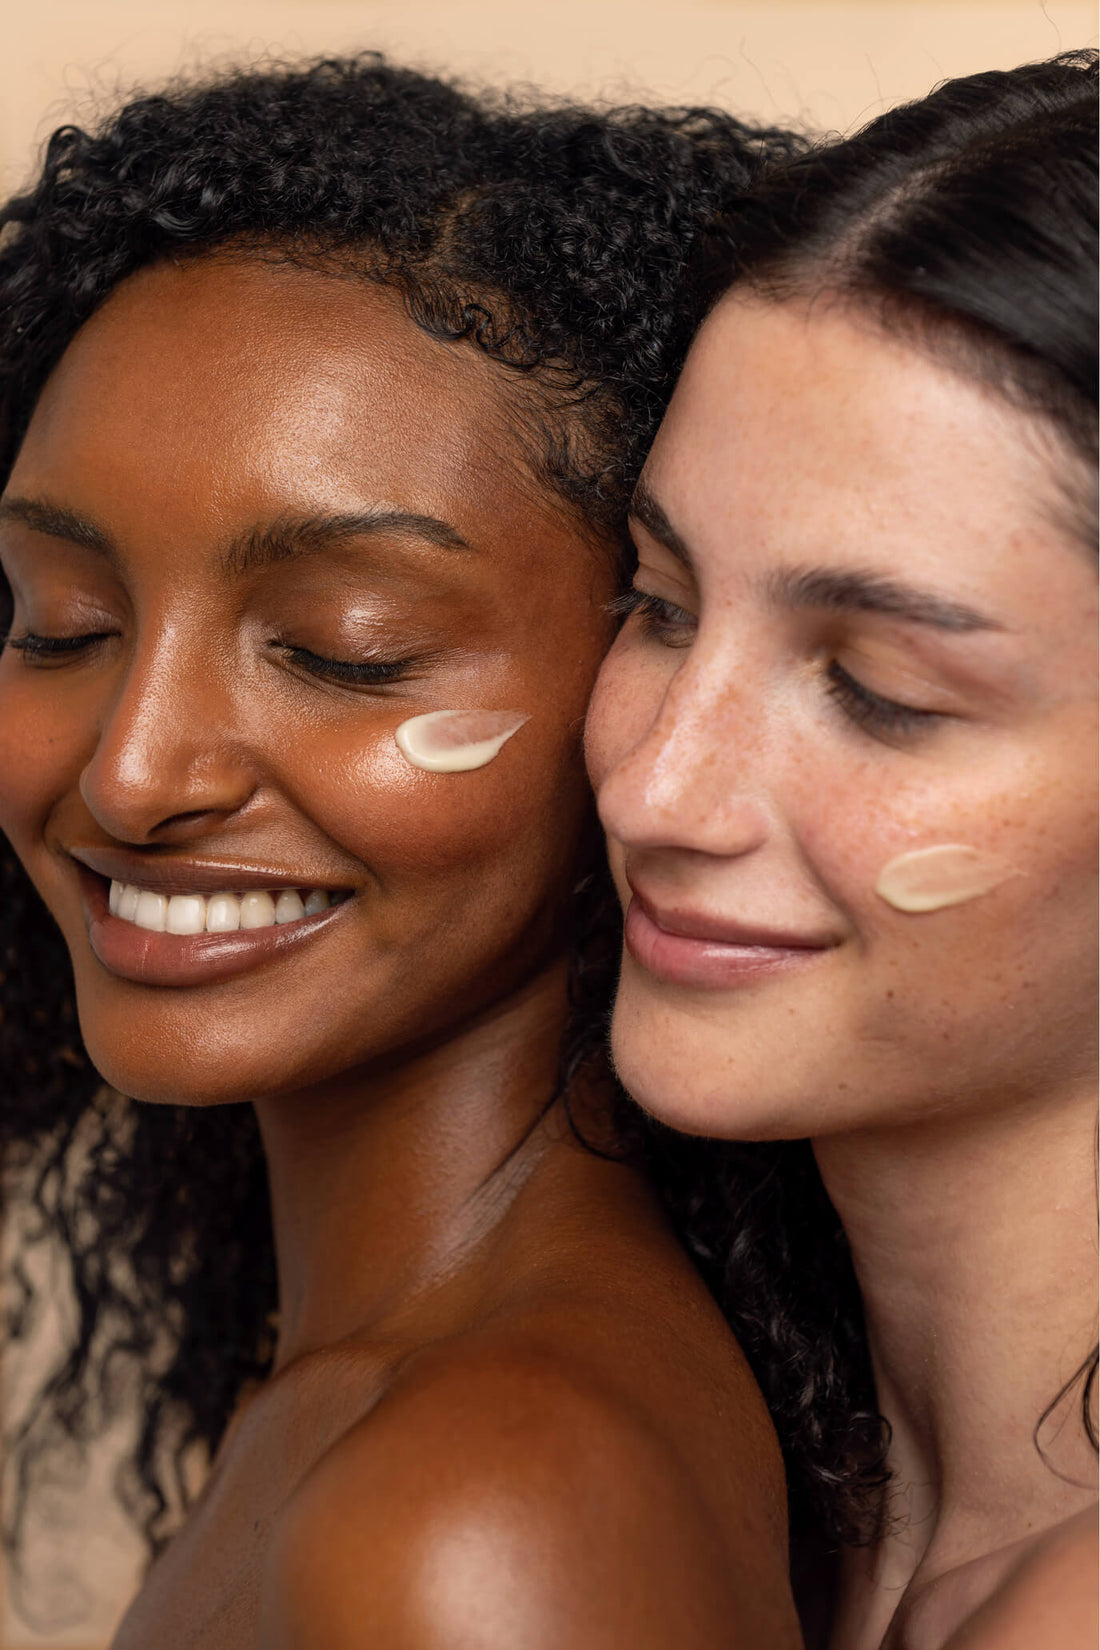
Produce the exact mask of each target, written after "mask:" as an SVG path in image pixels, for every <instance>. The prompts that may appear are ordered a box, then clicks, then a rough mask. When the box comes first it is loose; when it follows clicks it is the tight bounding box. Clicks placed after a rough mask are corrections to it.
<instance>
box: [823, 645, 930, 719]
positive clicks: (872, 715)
mask: <svg viewBox="0 0 1100 1650" xmlns="http://www.w3.org/2000/svg"><path fill="white" fill-rule="evenodd" d="M825 676H826V682H827V688H828V692H829V694H830V696H831V697H832V698H833V699H835V700H836V701H837V703H838V704H839V705H840V706H841V708H842V709H843V711H844V713H845V715H846V716H849V717H850V718H851V719H852V721H853V722H858V723H859V724H860V725H861V726H863V727H866V728H867V729H868V730H869V731H870V732H872V733H880V734H883V735H887V736H889V735H891V734H893V735H904V734H912V733H917V732H922V731H924V730H926V729H927V728H928V727H929V725H930V724H931V723H933V722H937V721H942V719H943V718H942V713H940V712H939V711H934V710H918V709H917V708H916V707H915V706H914V705H902V704H899V703H898V701H897V700H896V699H886V698H884V697H883V695H882V694H881V693H874V692H872V690H871V689H870V688H869V687H865V686H864V684H863V683H862V682H860V681H857V679H856V678H855V677H854V676H851V675H849V673H848V672H847V671H846V670H845V669H844V666H843V665H842V664H841V663H840V662H839V660H837V659H831V660H830V661H829V664H828V665H827V666H826V670H825Z"/></svg>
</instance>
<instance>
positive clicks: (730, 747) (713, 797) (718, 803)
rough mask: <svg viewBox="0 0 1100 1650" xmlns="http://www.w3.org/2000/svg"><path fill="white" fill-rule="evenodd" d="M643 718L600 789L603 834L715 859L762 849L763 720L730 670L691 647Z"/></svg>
mask: <svg viewBox="0 0 1100 1650" xmlns="http://www.w3.org/2000/svg"><path fill="white" fill-rule="evenodd" d="M624 685H626V684H624ZM642 716H643V722H644V725H643V727H642V731H641V733H640V736H639V737H637V738H636V740H635V743H634V744H633V745H632V746H631V747H630V748H629V749H627V750H626V751H625V752H624V754H623V755H622V756H621V758H620V759H619V760H618V761H617V762H616V763H615V765H614V766H613V767H612V768H611V769H610V771H609V772H607V773H606V775H605V776H604V778H603V780H602V783H601V784H600V787H599V792H598V798H597V800H598V806H599V813H600V819H601V821H602V823H603V826H604V829H605V830H606V831H607V833H608V835H609V836H610V837H612V838H613V839H615V840H616V841H618V842H620V843H622V844H623V846H624V847H627V848H633V849H651V848H679V849H686V850H689V851H694V852H698V853H705V854H711V855H716V856H720V857H723V858H730V857H737V856H740V855H744V854H749V853H752V852H753V851H754V850H755V849H758V848H761V847H763V845H764V844H765V843H766V842H767V841H768V839H769V837H770V836H771V835H772V833H773V828H774V824H775V821H774V816H773V807H772V804H771V801H770V798H769V795H768V791H767V789H766V787H765V785H764V783H763V781H764V770H765V766H766V757H767V749H768V732H767V726H766V721H765V718H764V715H763V713H762V709H761V707H760V706H759V705H753V704H751V703H750V702H749V698H748V696H747V695H746V694H744V693H743V692H737V691H736V690H734V689H733V688H732V687H731V685H730V682H729V672H728V669H726V670H724V671H723V670H722V669H721V668H720V667H719V664H718V661H715V660H713V659H712V660H710V661H708V660H707V659H706V658H705V657H703V656H701V655H697V654H694V653H693V655H692V657H691V658H690V659H689V660H688V661H687V662H685V664H684V665H682V666H681V667H680V669H679V670H678V671H676V673H675V674H674V675H673V676H671V677H670V678H669V679H668V680H667V682H666V683H665V685H664V687H663V691H662V692H661V695H660V697H659V698H658V699H656V700H655V701H654V703H653V706H652V714H651V715H650V716H649V717H648V718H645V716H644V712H643V713H642ZM637 726H638V724H637V722H636V721H635V722H634V728H635V730H636V729H637Z"/></svg>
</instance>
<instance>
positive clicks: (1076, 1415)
mask: <svg viewBox="0 0 1100 1650" xmlns="http://www.w3.org/2000/svg"><path fill="white" fill-rule="evenodd" d="M735 239H736V242H737V244H736V246H727V247H726V249H725V253H726V257H725V263H724V267H721V266H719V269H716V270H714V271H712V272H711V274H712V276H713V277H714V284H713V285H712V286H711V291H712V292H714V293H715V294H716V301H715V303H714V306H713V308H712V311H711V313H710V315H709V316H708V318H707V320H706V322H705V323H704V325H703V327H702V329H701V331H700V333H699V335H698V337H697V339H696V341H695V343H694V345H693V346H692V350H691V353H690V354H689V356H688V360H687V363H686V366H685V368H684V372H683V374H682V376H681V378H680V381H679V384H678V385H677V388H676V391H675V394H674V396H673V398H672V401H671V404H670V407H669V411H668V413H667V415H666V417H665V419H664V422H663V423H662V426H661V429H660V431H659V433H658V435H657V439H656V441H655V444H654V447H653V450H652V452H651V454H650V456H649V458H648V459H647V461H646V466H645V474H644V478H643V482H642V484H640V485H639V488H638V489H637V491H636V494H635V507H634V512H633V514H634V522H633V529H634V535H635V539H636V543H637V549H638V567H637V572H636V577H635V590H634V593H633V595H632V596H631V597H630V598H629V601H628V603H627V604H625V605H627V606H628V607H629V609H630V612H629V616H628V618H627V622H626V624H625V625H624V626H623V628H622V630H621V631H620V633H619V635H618V637H617V639H616V641H615V643H614V645H613V647H612V649H611V651H610V654H609V656H608V659H607V661H606V662H605V664H604V666H603V668H602V670H601V673H600V678H599V681H598V684H597V688H596V691H595V694H594V697H593V702H592V708H591V712H590V715H589V721H588V733H587V739H588V750H589V762H590V770H591V773H592V776H593V778H594V779H595V780H596V782H597V783H598V786H599V807H600V814H601V817H602V819H603V821H604V823H605V826H606V828H607V831H608V835H609V841H610V852H611V862H612V869H613V872H614V874H615V878H616V882H617V884H618V888H619V893H620V897H621V899H622V902H623V905H624V907H625V909H626V947H625V954H624V958H623V969H622V976H621V980H620V983H619V989H618V997H617V1001H616V1005H615V1011H614V1020H613V1027H612V1042H613V1048H614V1053H615V1058H616V1063H617V1066H618V1069H619V1071H620V1073H621V1074H622V1076H623V1079H624V1081H625V1082H626V1084H627V1086H628V1087H629V1089H630V1091H631V1093H633V1094H634V1095H635V1096H636V1097H637V1098H638V1099H639V1100H640V1101H641V1102H642V1103H643V1104H644V1105H645V1106H646V1107H648V1108H649V1109H650V1110H651V1111H652V1112H653V1113H654V1114H655V1115H656V1116H658V1117H660V1118H662V1119H663V1120H664V1121H665V1122H667V1123H670V1124H672V1125H673V1126H675V1127H679V1128H684V1129H692V1130H696V1131H698V1132H699V1133H700V1134H709V1135H713V1136H717V1137H720V1138H722V1139H723V1140H724V1141H728V1142H730V1143H731V1144H730V1145H729V1146H728V1147H727V1148H726V1149H723V1148H722V1147H720V1146H719V1145H718V1144H717V1143H716V1144H715V1146H714V1152H715V1156H716V1158H721V1159H722V1160H723V1161H725V1163H726V1165H727V1171H728V1174H729V1185H730V1198H731V1203H732V1204H733V1205H734V1206H735V1207H736V1209H737V1210H738V1212H739V1216H740V1218H739V1220H738V1221H737V1222H736V1224H733V1225H731V1228H730V1231H729V1235H728V1239H727V1243H726V1253H727V1282H728V1289H729V1300H730V1303H731V1311H732V1315H733V1320H734V1322H735V1323H737V1324H738V1325H739V1326H740V1328H741V1332H742V1338H743V1342H744V1344H745V1346H746V1347H747V1348H748V1349H749V1350H750V1351H751V1353H752V1355H753V1357H754V1360H755V1364H754V1367H755V1368H756V1370H757V1371H758V1373H759V1376H760V1379H761V1382H762V1384H763V1385H764V1386H765V1389H766V1391H767V1392H768V1396H769V1398H770V1401H771V1407H772V1410H773V1414H774V1415H775V1416H776V1419H777V1422H778V1425H779V1430H780V1434H781V1436H782V1438H783V1441H784V1444H785V1446H786V1450H787V1454H788V1459H789V1461H790V1463H791V1466H792V1477H793V1481H794V1483H795V1484H796V1485H797V1488H798V1492H799V1494H798V1500H799V1502H800V1504H801V1505H800V1508H799V1510H800V1511H801V1512H802V1514H803V1517H802V1519H801V1522H802V1525H803V1528H804V1529H809V1531H810V1532H811V1534H812V1536H813V1537H814V1539H815V1540H816V1542H817V1544H818V1546H819V1548H824V1549H825V1552H824V1554H823V1555H821V1556H822V1557H823V1558H824V1563H823V1565H822V1570H819V1572H818V1574H817V1577H816V1579H817V1582H818V1586H817V1589H816V1592H815V1593H814V1594H813V1595H812V1596H811V1597H810V1598H809V1599H808V1602H809V1603H811V1604H812V1606H813V1609H812V1611H811V1612H809V1613H808V1618H807V1627H808V1631H809V1633H810V1635H811V1636H810V1642H811V1643H813V1644H820V1645H825V1644H827V1645H828V1646H829V1647H830V1650H1015V1647H1016V1646H1020V1647H1021V1650H1022V1647H1025V1646H1027V1647H1030V1646H1038V1645H1052V1646H1053V1645H1057V1646H1059V1650H1071V1647H1072V1650H1077V1647H1078V1646H1080V1647H1081V1650H1090V1647H1091V1646H1092V1645H1094V1644H1095V1643H1096V1631H1097V1628H1096V1613H1095V1612H1096V1579H1095V1529H1096V1524H1095V1520H1096V1512H1095V1479H1096V1449H1095V1446H1096V1415H1095V1378H1096V1358H1095V1352H1094V1351H1093V1350H1092V1348H1093V1343H1094V1337H1095V1326H1096V1320H1095V1309H1096V1290H1095V1273H1096V1180H1095V1156H1094V1145H1095V1127H1096V1009H1095V1000H1096V915H1095V914H1096V769H1095V757H1096V563H1095V545H1096V532H1095V479H1096V386H1097V358H1096V320H1095V299H1096V62H1095V59H1094V58H1093V57H1092V56H1091V55H1088V54H1082V55H1081V56H1079V57H1078V56H1072V57H1067V58H1062V59H1056V60H1054V61H1052V62H1050V63H1042V64H1031V65H1027V66H1025V67H1023V68H1021V69H1019V70H1017V71H1014V72H1011V73H1005V74H988V75H980V76H975V77H973V78H972V79H969V80H964V81H959V82H953V83H948V84H946V85H945V86H943V87H941V88H940V89H939V90H938V91H937V92H935V93H934V94H933V95H932V96H930V97H929V98H927V99H925V100H924V101H923V102H921V103H917V104H914V105H912V106H909V107H907V108H902V109H898V110H895V111H893V112H892V113H891V114H888V115H886V116H883V117H882V119H880V120H878V121H875V122H873V123H872V124H871V125H870V126H869V127H867V128H866V130H864V131H863V132H861V133H859V134H857V135H856V136H855V137H853V138H851V139H849V140H848V141H846V142H844V143H841V144H838V145H836V146H834V147H832V148H823V149H822V150H821V151H819V152H817V153H815V154H813V155H811V156H808V157H802V158H799V159H796V160H795V161H794V162H792V163H791V165H790V166H789V167H787V168H780V169H779V170H778V171H777V172H776V173H774V174H772V175H770V176H769V177H768V178H766V179H765V180H764V182H763V184H762V185H761V187H760V190H759V192H758V195H757V196H756V197H755V199H754V202H753V203H752V205H751V206H750V207H749V209H748V211H747V213H745V214H742V215H741V217H740V218H739V221H738V223H737V225H736V226H735ZM731 279H732V285H730V284H729V283H730V282H731ZM722 287H726V288H727V290H725V291H724V292H723V291H721V290H720V289H721V288H722ZM807 1512H808V1513H809V1517H806V1516H805V1515H806V1513H807ZM822 1538H825V1539H824V1540H823V1539H822ZM830 1547H831V1548H832V1552H829V1551H828V1548H830ZM822 1571H823V1572H824V1573H825V1575H829V1574H830V1573H831V1581H830V1584H829V1585H822V1581H823V1573H822ZM811 1615H812V1617H813V1618H814V1619H813V1620H812V1622H811V1619H810V1618H811Z"/></svg>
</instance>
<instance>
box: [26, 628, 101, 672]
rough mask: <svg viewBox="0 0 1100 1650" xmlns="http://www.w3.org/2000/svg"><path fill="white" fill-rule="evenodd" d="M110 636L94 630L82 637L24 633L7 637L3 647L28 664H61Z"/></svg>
mask: <svg viewBox="0 0 1100 1650" xmlns="http://www.w3.org/2000/svg"><path fill="white" fill-rule="evenodd" d="M111 634H112V632H111V631H109V630H95V631H90V632H89V633H87V634H86V635H83V636H39V635H36V634H35V632H34V631H25V632H24V634H23V635H22V636H9V637H8V638H7V640H6V642H5V643H4V645H5V646H6V647H10V648H14V649H15V650H16V651H17V652H19V653H22V655H23V658H24V659H25V661H26V662H27V663H28V664H49V663H51V662H56V663H62V662H63V661H64V660H66V659H72V658H74V657H76V655H78V654H81V653H85V652H87V651H88V650H89V649H90V648H93V647H95V646H96V645H97V644H98V643H99V642H105V641H107V640H108V638H109V637H110V635H111Z"/></svg>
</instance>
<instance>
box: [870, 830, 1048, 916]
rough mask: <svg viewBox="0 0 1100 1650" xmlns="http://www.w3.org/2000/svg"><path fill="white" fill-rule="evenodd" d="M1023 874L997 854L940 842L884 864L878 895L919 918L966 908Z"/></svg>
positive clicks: (877, 890) (915, 849)
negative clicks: (927, 914)
mask: <svg viewBox="0 0 1100 1650" xmlns="http://www.w3.org/2000/svg"><path fill="white" fill-rule="evenodd" d="M1019 875H1021V873H1020V872H1019V871H1016V870H1014V869H1013V867H1012V866H1011V865H1009V864H1007V862H1006V861H1005V860H1003V859H999V858H998V857H997V855H996V854H984V853H983V852H982V850H981V849H980V848H968V847H967V846H966V845H965V843H962V842H938V843H936V844H935V846H934V847H931V848H914V849H913V851H912V852H911V853H908V854H899V855H898V856H897V858H896V859H892V860H891V861H890V862H889V864H888V865H884V866H883V868H882V870H881V871H880V872H879V878H878V881H877V882H876V883H875V893H876V894H877V895H878V896H879V898H880V899H884V900H885V901H886V903H887V905H892V906H893V907H894V910H895V911H908V912H910V913H911V914H912V915H914V916H916V915H919V914H920V913H922V912H925V911H944V910H946V909H947V907H948V906H950V905H965V904H966V903H967V901H968V900H972V899H980V898H981V896H982V895H983V894H989V893H992V891H993V889H994V888H999V887H1000V886H1001V883H1002V882H1007V881H1008V879H1009V877H1015V876H1019Z"/></svg>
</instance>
